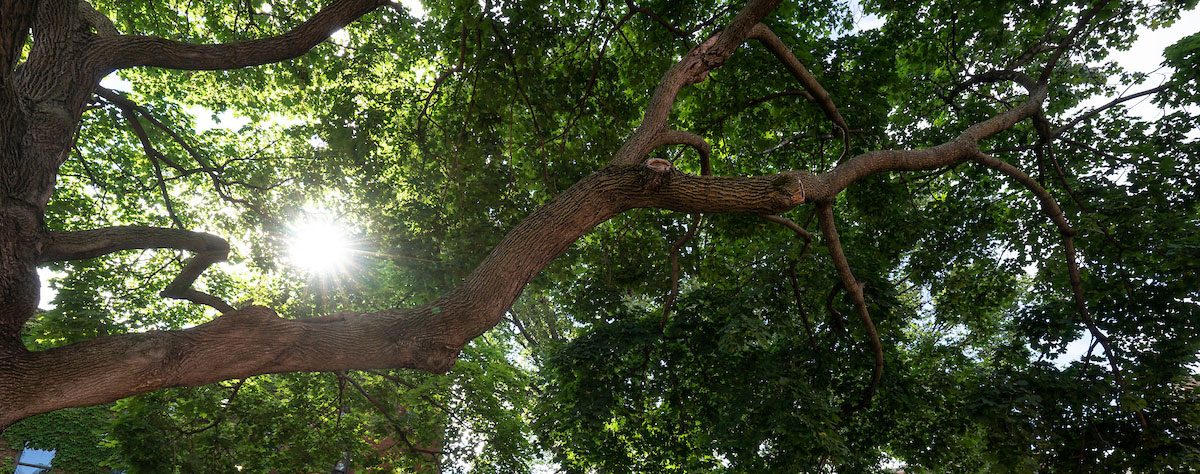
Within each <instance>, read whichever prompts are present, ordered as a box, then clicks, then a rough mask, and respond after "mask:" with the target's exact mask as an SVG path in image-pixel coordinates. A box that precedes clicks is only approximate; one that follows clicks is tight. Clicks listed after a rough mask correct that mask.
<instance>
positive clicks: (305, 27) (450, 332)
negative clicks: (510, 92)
mask: <svg viewBox="0 0 1200 474" xmlns="http://www.w3.org/2000/svg"><path fill="white" fill-rule="evenodd" d="M383 3H386V2H383ZM380 4H381V2H379V1H377V0H338V1H335V2H333V3H332V4H330V5H329V6H328V7H326V8H325V9H324V10H322V11H321V12H320V13H319V14H317V15H316V16H314V17H313V18H311V19H310V20H308V21H307V22H305V23H303V24H301V25H299V26H297V27H296V28H295V29H294V30H293V31H291V32H289V33H286V34H284V35H281V36H278V37H274V38H265V39H261V40H254V41H247V42H241V43H234V44H227V45H191V44H184V43H178V42H174V41H169V40H164V39H161V38H151V37H141V36H125V35H120V34H119V33H117V32H116V31H115V28H112V25H111V23H107V22H106V21H105V20H104V19H103V18H97V15H96V14H95V11H94V10H92V9H91V8H90V6H88V5H86V3H81V2H76V1H74V0H44V1H41V2H34V1H18V0H0V9H2V10H3V15H2V16H0V18H2V20H0V30H2V31H0V55H2V56H0V62H2V63H3V64H4V65H5V66H4V67H3V68H2V69H0V191H2V192H3V194H2V196H0V429H3V427H5V426H8V425H10V424H11V423H13V422H15V421H17V420H20V419H22V418H25V417H28V416H31V415H35V414H38V413H44V412H47V411H50V410H55V409H59V408H65V407H71V406H83V405H93V404H98V403H103V402H108V401H112V400H116V399H119V398H123V397H128V396H132V395H135V394H138V393H144V392H147V391H151V390H155V389H159V388H164V387H171V386H181V385H200V384H207V383H212V382H216V381H219V380H225V379H230V378H240V377H247V376H251V375H256V374H265V373H275V372H288V371H325V370H345V369H369V368H392V367H407V368H413V369H419V370H425V371H429V372H435V373H441V372H445V371H446V370H448V369H449V368H450V367H451V365H452V364H453V363H454V361H455V359H456V358H457V356H458V353H459V351H460V350H461V349H462V347H463V346H464V345H465V344H467V343H468V342H469V341H470V340H472V339H473V338H475V337H477V336H479V335H480V334H482V333H483V332H485V331H487V330H488V329H490V328H492V327H493V326H495V325H496V324H497V323H498V322H499V321H500V319H501V317H502V316H503V314H504V312H505V311H506V310H507V309H508V308H509V307H510V306H511V305H512V304H513V302H514V301H515V300H516V298H517V297H518V296H519V295H520V293H521V291H522V289H523V288H524V287H525V285H526V283H528V282H529V280H530V279H531V278H533V277H534V276H535V275H536V274H537V273H538V272H540V271H541V270H542V269H543V268H544V267H545V266H546V265H547V264H548V263H549V262H550V261H552V260H553V259H555V258H556V257H558V256H559V255H560V254H562V253H563V252H564V251H565V250H566V249H567V248H568V246H570V245H571V244H572V243H573V242H575V241H576V240H577V239H578V238H579V237H580V236H581V235H583V234H584V233H586V232H588V231H589V230H590V229H592V228H593V227H595V226H596V225H597V224H599V223H601V222H604V221H605V220H607V219H610V218H612V217H613V216H615V215H617V214H619V213H621V212H623V211H625V210H628V209H632V208H638V207H654V208H663V209H671V210H676V211H680V212H688V213H749V214H760V215H767V214H777V213H780V212H783V211H786V210H788V209H790V208H792V207H794V206H797V205H799V204H801V203H804V202H814V201H815V202H822V203H828V202H830V201H831V200H832V199H833V197H834V196H835V195H837V193H838V192H840V191H841V190H842V189H844V188H845V187H846V186H847V185H848V184H850V183H851V182H853V181H855V180H857V179H859V178H862V177H864V176H867V175H870V174H873V173H878V172H882V171H887V170H916V169H930V168H936V167H940V166H945V165H947V164H951V163H955V162H958V161H962V160H966V159H969V158H970V157H972V156H974V155H975V153H977V150H978V147H977V144H978V141H979V140H980V139H982V138H984V137H987V136H989V135H992V134H995V133H997V132H999V131H1000V130H1003V129H1005V128H1008V127H1010V126H1012V124H1014V123H1016V122H1018V121H1020V120H1023V119H1024V118H1027V117H1029V116H1031V115H1032V114H1034V113H1036V112H1037V111H1038V110H1039V107H1040V103H1041V101H1042V100H1043V99H1044V98H1045V88H1044V87H1033V88H1031V90H1032V91H1033V92H1032V93H1031V94H1030V99H1029V100H1028V101H1027V102H1026V103H1025V104H1023V105H1021V106H1018V107H1016V108H1014V109H1012V110H1010V111H1008V112H1006V113H1003V114H1001V115H999V116H997V117H995V118H993V119H991V120H988V121H986V122H983V123H980V124H977V125H975V126H973V127H971V128H969V129H968V130H966V131H965V132H964V133H963V134H962V135H961V136H960V137H958V138H957V139H955V140H954V141H951V142H948V143H945V144H943V145H940V146H937V147H934V148H930V149H926V150H911V151H896V150H885V151H877V152H872V153H867V154H864V155H860V156H857V157H854V158H852V159H849V160H847V161H845V162H844V163H842V164H840V165H839V166H837V167H836V168H835V169H833V170H831V171H830V172H828V173H824V174H821V175H814V174H811V173H808V172H804V171H792V172H787V173H782V174H778V175H772V176H760V177H714V176H694V175H688V174H684V173H682V172H680V171H678V170H677V169H675V168H674V167H673V166H669V164H668V165H664V164H663V163H661V161H662V160H658V161H654V162H650V163H648V164H646V165H644V164H643V162H644V161H645V158H646V156H647V155H648V154H649V152H650V151H652V150H653V149H654V148H655V147H658V146H663V145H666V144H676V143H682V144H687V145H689V146H692V147H694V148H696V149H697V150H699V151H700V152H701V153H702V155H704V156H703V158H705V161H707V153H708V150H709V146H708V144H707V143H706V142H705V141H704V140H703V138H701V137H700V136H698V135H694V134H691V133H689V132H685V131H672V130H669V129H668V128H667V126H666V124H667V118H668V115H669V113H670V108H671V105H672V103H673V102H674V100H675V96H676V95H677V93H678V92H679V90H680V89H681V88H683V87H685V86H687V85H689V84H694V83H696V82H699V81H702V80H704V79H705V78H706V77H707V74H708V72H709V71H712V70H713V69H715V68H718V67H720V66H721V65H722V64H724V62H725V61H726V60H727V59H728V58H729V56H730V55H732V54H733V53H734V51H735V50H736V49H737V48H738V47H739V46H740V45H742V44H743V43H744V42H745V41H746V39H747V37H748V35H750V33H751V31H753V30H754V28H755V27H756V25H758V24H759V23H760V21H761V20H762V19H763V18H764V17H765V16H766V15H767V14H769V12H770V11H772V10H773V9H774V8H775V6H776V5H777V4H778V0H763V1H751V2H750V3H749V4H748V5H747V6H746V7H745V8H744V9H743V10H742V11H741V12H740V13H739V14H738V15H737V16H736V17H735V19H734V20H733V21H732V22H731V23H730V24H729V25H727V26H726V27H725V28H723V29H722V30H721V32H720V33H718V34H717V35H715V36H713V37H711V38H709V39H708V40H707V41H704V42H702V43H701V44H700V45H698V46H696V48H694V49H693V50H692V52H690V53H689V54H688V55H686V56H685V57H684V58H683V59H682V60H680V62H679V63H677V64H676V65H675V66H673V67H672V68H671V69H670V70H668V71H667V73H666V74H665V75H664V76H663V78H662V81H661V82H660V84H659V86H658V88H657V89H656V90H655V92H654V94H653V95H652V97H650V98H649V101H648V106H647V111H646V115H645V119H644V121H643V122H642V124H641V126H640V127H639V128H638V129H637V130H636V131H635V132H634V134H633V135H632V136H631V137H630V139H629V140H628V142H627V143H626V144H625V146H624V147H623V148H621V150H620V151H619V152H618V153H617V154H616V156H614V157H612V159H611V160H609V165H608V166H606V167H604V168H601V169H599V170H598V171H596V172H594V173H592V174H591V175H589V176H587V177H585V178H584V179H582V180H580V181H579V182H578V183H576V184H575V185H574V186H572V187H571V188H569V189H568V190H566V191H564V192H563V193H562V194H560V195H559V196H557V198H555V199H554V200H552V201H551V202H549V203H547V204H546V205H544V206H542V207H541V208H540V209H538V210H536V211H535V212H534V213H532V214H531V215H529V216H528V217H527V218H526V219H525V220H524V221H522V222H521V223H520V224H519V225H518V226H517V227H516V228H514V229H513V230H512V231H510V232H509V233H508V235H506V236H505V237H504V239H503V240H502V241H501V242H500V243H499V244H498V245H497V246H496V248H495V249H493V250H492V252H491V253H490V254H489V255H488V256H487V257H486V258H485V259H484V261H483V262H482V263H480V264H479V266H478V267H477V268H476V269H475V271H474V272H472V273H471V274H470V275H469V276H468V277H467V278H466V279H465V280H464V281H463V282H462V283H461V284H460V285H459V286H458V287H456V288H454V289H453V290H451V291H449V292H447V293H446V294H445V295H444V296H442V297H441V298H438V299H437V300H436V301H434V302H433V303H431V304H428V305H425V306H421V307H417V308H407V309H392V310H387V311H381V312H376V313H339V314H331V315H327V316H324V317H318V318H313V319H306V320H289V319H284V318H281V317H279V316H278V315H277V314H275V312H274V311H273V310H271V309H269V308H264V307H249V308H242V309H239V310H233V311H227V312H226V313H225V314H224V315H223V316H221V317H218V318H216V319H214V320H213V321H211V322H209V323H206V324H203V325H200V326H197V327H194V328H191V329H186V330H180V331H152V332H147V333H143V334H127V335H117V336H107V337H101V338H97V339H94V340H90V341H85V342H80V343H75V344H70V345H67V346H64V347H59V348H55V349H51V350H46V351H41V352H29V351H27V350H26V348H25V347H24V346H23V345H22V344H21V341H20V332H21V327H22V325H23V324H24V323H25V321H26V320H28V318H29V317H31V316H32V315H33V314H34V311H35V310H36V304H37V301H38V289H39V281H38V277H37V273H36V270H35V269H36V265H37V264H38V263H39V262H46V261H53V260H68V259H77V258H88V257H94V256H98V255H103V254H107V253H111V252H114V251H118V250H123V249H131V248H156V247H166V248H176V249H187V250H191V251H194V252H196V253H197V257H196V258H195V260H194V261H193V263H196V262H202V264H199V263H196V264H195V266H193V265H192V264H189V266H188V267H187V268H185V270H184V272H183V274H181V275H180V276H179V278H177V279H176V282H174V283H172V285H171V286H170V287H168V289H167V292H165V293H168V296H175V297H184V298H188V299H192V300H193V301H199V300H198V299H193V298H192V297H195V298H200V297H199V296H196V295H194V294H190V293H186V291H193V290H188V288H187V287H188V286H190V283H191V282H192V281H193V280H195V278H196V276H197V275H199V272H200V271H202V270H203V267H204V266H207V264H210V263H212V262H213V261H217V260H219V259H222V258H224V255H225V253H226V252H228V247H227V246H225V245H224V241H222V240H221V239H219V238H216V237H214V236H206V235H204V234H198V233H191V232H187V231H175V230H169V229H151V228H111V229H98V230H94V231H87V232H77V233H51V232H48V231H46V230H45V225H44V223H43V222H42V216H43V212H44V209H45V206H46V203H47V201H48V200H49V198H50V195H51V193H52V192H53V188H54V180H55V175H56V172H57V170H58V168H59V166H61V165H62V163H63V160H64V159H65V157H66V155H67V151H68V150H69V149H70V147H71V145H72V140H73V135H74V131H75V127H76V126H77V124H78V122H79V119H80V115H81V113H82V110H83V107H84V105H85V103H86V101H87V100H88V99H89V98H90V97H91V94H92V91H93V90H94V88H95V87H96V85H97V83H98V81H99V79H100V78H101V77H103V76H104V75H106V74H108V73H109V72H111V71H112V70H114V69H118V68H123V67H131V66H138V65H153V66H161V67H170V68H188V69H227V68H238V67H246V66H251V65H256V64H264V63H268V62H273V61H281V60H284V59H287V58H291V57H295V56H298V55H300V54H303V53H304V52H306V51H308V49H310V48H311V47H312V46H314V45H316V44H317V43H319V42H320V41H322V40H324V39H325V38H326V37H328V35H329V34H330V33H331V32H332V31H334V30H336V29H338V28H340V27H342V26H344V25H345V24H347V23H348V22H351V21H354V20H355V19H356V18H358V17H360V16H361V15H363V14H365V13H367V12H369V11H371V10H372V9H374V8H375V7H376V6H378V5H380ZM30 31H32V32H33V35H34V43H33V44H34V46H33V49H32V51H31V52H30V54H29V56H28V58H27V60H26V61H25V62H24V63H22V64H21V66H19V67H17V68H13V67H12V65H13V64H14V63H15V61H16V60H17V57H18V56H19V55H20V51H21V45H22V44H24V42H25V40H26V38H28V35H29V32H30ZM761 31H762V30H761V29H760V32H761ZM97 32H98V33H99V34H98V33H97ZM772 37H773V35H772ZM777 41H778V40H777V39H776V42H777ZM776 42H772V43H771V44H772V45H773V46H772V48H773V51H774V52H776V53H777V55H780V56H781V57H782V58H784V59H785V60H786V58H787V57H788V55H786V54H780V51H779V48H780V47H781V46H780V45H781V43H779V44H776ZM785 62H786V61H785ZM790 66H794V65H789V67H790ZM805 72H806V71H805ZM800 76H805V74H801V75H800ZM802 78H803V77H802ZM807 78H808V79H811V76H810V75H808V76H807ZM806 80H807V79H806ZM805 87H809V85H807V84H806V85H805ZM816 92H818V93H819V92H820V91H816ZM826 96H827V94H826ZM828 107H829V108H832V102H829V104H828ZM832 110H834V111H835V110H836V109H832ZM831 113H835V112H831ZM838 119H840V116H838ZM705 169H708V167H707V166H705ZM181 295H182V296H181ZM189 295H190V296H191V297H189ZM217 301H219V300H217ZM199 302H202V303H205V304H210V305H214V307H218V308H221V309H223V310H231V309H232V308H229V307H228V305H226V306H225V307H221V306H218V305H216V304H215V303H213V302H212V301H207V302H206V301H199ZM222 304H223V303H222ZM347 348H354V350H352V351H351V350H347ZM876 378H877V375H876ZM34 386H36V387H38V390H36V391H34V390H29V389H28V388H29V387H34Z"/></svg>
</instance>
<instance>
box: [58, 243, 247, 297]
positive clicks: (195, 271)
mask: <svg viewBox="0 0 1200 474" xmlns="http://www.w3.org/2000/svg"><path fill="white" fill-rule="evenodd" d="M133 249H179V250H188V251H191V252H195V254H196V255H195V256H194V257H192V259H191V260H190V261H189V262H188V263H187V264H186V265H184V267H183V269H182V270H180V272H179V275H177V276H176V277H175V279H174V280H172V281H171V283H169V284H167V287H166V288H165V289H163V291H162V292H161V293H160V294H161V295H162V296H163V297H166V298H176V299H184V300H188V301H191V302H193V303H198V304H203V305H206V306H209V307H212V308H214V309H216V310H217V311H220V312H222V313H227V312H230V311H233V307H232V306H230V305H229V304H228V303H226V302H225V301H223V300H221V299H220V298H217V297H215V296H212V295H209V294H207V293H204V292H201V291H197V290H195V289H192V288H191V286H192V284H193V283H195V281H196V279H197V278H199V277H200V274H201V273H203V272H204V270H206V269H207V268H208V267H209V266H211V265H212V264H214V263H217V262H221V261H224V260H225V259H226V258H227V257H228V256H229V244H228V243H227V242H225V239H222V238H220V237H217V236H215V235H212V234H205V233H203V232H192V231H188V230H182V229H163V228H158V227H142V226H121V227H105V228H102V229H93V230H81V231H76V232H51V233H50V237H49V239H48V240H47V242H46V244H45V247H44V248H43V249H42V255H41V259H40V262H42V263H45V262H59V261H66V260H82V259H87V258H94V257H99V256H101V255H107V254H110V253H113V252H118V251H121V250H133Z"/></svg>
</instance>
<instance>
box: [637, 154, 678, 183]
mask: <svg viewBox="0 0 1200 474" xmlns="http://www.w3.org/2000/svg"><path fill="white" fill-rule="evenodd" d="M673 168H674V166H673V165H671V162H670V161H667V160H664V159H662V158H651V159H649V160H646V162H645V163H643V164H642V179H643V180H645V182H644V184H643V185H642V189H645V190H646V191H655V190H657V189H658V188H660V187H662V186H663V185H665V184H667V183H669V182H670V181H671V171H672V169H673Z"/></svg>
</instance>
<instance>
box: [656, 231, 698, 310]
mask: <svg viewBox="0 0 1200 474" xmlns="http://www.w3.org/2000/svg"><path fill="white" fill-rule="evenodd" d="M702 216H703V215H702V214H696V215H695V216H693V217H692V222H691V224H688V230H687V233H685V234H683V237H680V238H679V240H676V241H675V243H674V244H672V245H671V252H670V262H671V290H670V292H668V293H667V302H666V304H664V305H663V315H662V321H660V322H659V323H658V330H659V331H660V332H662V331H665V330H666V328H667V317H668V316H670V314H671V308H672V307H673V306H674V305H675V299H676V298H678V297H679V249H680V248H682V247H683V245H684V244H686V243H687V242H688V241H689V240H692V237H695V236H696V231H697V230H698V229H700V221H701V219H702Z"/></svg>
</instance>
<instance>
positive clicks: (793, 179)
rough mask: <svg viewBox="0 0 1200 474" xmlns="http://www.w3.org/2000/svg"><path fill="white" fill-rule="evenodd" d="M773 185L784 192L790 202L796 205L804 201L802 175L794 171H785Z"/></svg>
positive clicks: (772, 182)
mask: <svg viewBox="0 0 1200 474" xmlns="http://www.w3.org/2000/svg"><path fill="white" fill-rule="evenodd" d="M771 185H772V186H774V187H775V189H778V190H779V192H781V193H783V195H784V196H785V199H787V200H788V201H789V203H788V204H790V205H792V206H795V205H798V204H801V203H803V202H804V181H801V180H800V176H799V175H797V174H794V173H785V174H780V175H779V176H777V177H776V178H775V179H774V180H773V181H771Z"/></svg>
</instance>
